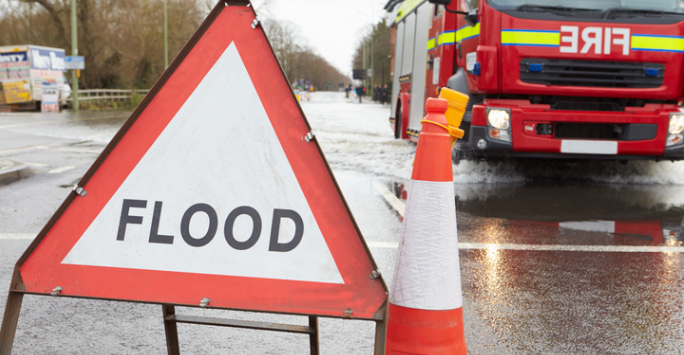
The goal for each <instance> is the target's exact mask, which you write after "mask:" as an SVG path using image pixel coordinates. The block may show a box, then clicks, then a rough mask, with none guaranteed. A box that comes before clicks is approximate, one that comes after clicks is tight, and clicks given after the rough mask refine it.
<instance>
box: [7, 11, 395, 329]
mask: <svg viewBox="0 0 684 355" xmlns="http://www.w3.org/2000/svg"><path fill="white" fill-rule="evenodd" d="M254 19H255V15H254V12H253V11H252V9H251V7H250V6H246V5H240V6H236V5H228V6H224V5H223V3H220V4H219V5H218V6H217V7H216V8H215V9H214V11H213V12H212V14H211V15H210V16H209V18H208V19H207V20H206V21H205V23H204V24H203V25H202V27H201V28H200V30H199V31H198V33H197V34H196V35H195V37H193V39H192V40H191V41H190V43H189V44H188V45H187V46H186V48H185V49H184V50H183V51H182V53H181V55H180V56H179V57H178V58H177V59H176V60H175V61H174V64H173V65H172V66H171V68H170V69H169V70H168V71H167V73H165V75H164V77H163V79H162V80H160V83H158V84H157V86H155V88H154V89H153V90H152V92H151V94H150V95H149V96H150V97H149V98H146V101H145V102H144V103H143V105H141V108H139V109H138V110H137V111H136V112H135V113H134V114H133V115H132V117H131V118H130V119H129V120H128V122H127V123H126V124H125V125H124V128H122V130H121V131H120V132H119V134H118V135H117V136H116V137H115V138H114V140H113V141H112V143H110V145H109V146H108V147H107V149H105V152H104V153H103V154H102V156H101V157H100V159H98V161H97V162H96V163H95V164H94V165H93V167H92V168H91V169H90V170H89V171H88V173H87V174H86V176H85V177H84V179H83V181H82V185H83V186H82V188H83V189H84V190H85V191H86V194H85V195H84V196H80V195H76V194H74V195H73V196H70V198H69V199H67V201H66V202H65V203H64V204H63V206H62V207H61V208H60V210H59V211H58V212H57V213H56V214H55V216H54V217H53V218H52V220H51V221H50V222H49V223H48V225H47V226H46V228H45V229H44V230H43V232H41V235H40V236H39V238H38V239H37V242H35V243H34V245H33V246H32V247H31V248H30V249H29V251H27V253H26V254H25V257H23V258H22V260H20V261H19V264H20V269H19V270H20V274H21V280H22V281H23V284H24V288H25V291H26V292H29V293H51V292H53V290H55V289H56V288H59V289H60V290H61V291H60V294H61V295H65V296H80V297H93V298H104V299H117V300H129V301H141V302H152V303H167V304H178V305H192V306H195V305H199V304H200V302H201V301H202V300H203V299H205V298H207V299H209V300H210V304H209V305H210V306H212V307H217V308H229V309H246V310H258V311H276V312H287V313H301V314H317V315H329V316H344V315H345V311H346V313H347V315H348V311H349V310H351V311H352V316H353V317H356V318H373V316H374V315H375V313H376V312H377V311H378V310H379V309H380V308H381V306H382V304H383V303H384V301H385V299H386V289H385V286H384V284H383V282H382V281H381V280H380V279H376V278H373V277H371V274H372V273H373V271H374V270H375V268H376V266H375V264H374V262H373V260H372V258H371V257H370V255H369V253H368V251H367V249H366V248H365V246H364V243H363V241H362V239H361V237H360V233H359V232H358V228H357V227H356V226H355V223H354V221H353V219H352V217H351V215H350V214H349V211H348V209H347V207H346V205H345V203H344V200H343V199H342V197H341V195H340V192H339V189H338V188H337V185H336V184H335V181H334V179H333V178H332V176H331V174H330V171H329V168H328V166H327V164H326V162H325V159H324V158H323V156H322V154H321V152H320V149H319V147H318V145H317V144H316V143H315V141H310V140H309V139H308V138H306V137H307V134H308V133H309V131H310V129H309V126H308V123H307V122H306V119H305V118H304V116H303V114H302V112H301V110H300V109H299V107H298V105H297V103H296V101H295V99H294V96H293V94H292V91H291V90H290V88H289V85H288V83H287V81H286V79H285V78H284V76H283V74H282V71H281V70H280V67H279V66H278V63H277V61H276V59H275V56H274V55H273V52H272V50H271V49H270V46H269V44H268V42H267V40H266V37H265V36H264V34H263V31H262V30H261V28H260V27H259V26H252V23H253V21H254Z"/></svg>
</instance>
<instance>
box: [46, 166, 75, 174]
mask: <svg viewBox="0 0 684 355" xmlns="http://www.w3.org/2000/svg"><path fill="white" fill-rule="evenodd" d="M74 168H76V167H75V166H73V165H66V166H62V167H59V168H54V169H52V170H50V171H48V174H59V173H63V172H65V171H69V170H71V169H74Z"/></svg>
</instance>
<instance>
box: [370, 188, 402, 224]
mask: <svg viewBox="0 0 684 355" xmlns="http://www.w3.org/2000/svg"><path fill="white" fill-rule="evenodd" d="M373 187H375V189H376V190H378V192H379V193H380V195H382V197H383V198H384V199H385V201H387V203H388V204H389V205H390V206H391V207H392V208H393V209H394V210H395V211H397V213H399V215H400V216H401V217H402V218H403V217H404V203H403V202H401V200H400V199H398V198H397V197H396V196H394V195H393V194H392V192H390V190H389V189H388V188H387V186H385V185H384V184H382V183H380V182H377V181H373Z"/></svg>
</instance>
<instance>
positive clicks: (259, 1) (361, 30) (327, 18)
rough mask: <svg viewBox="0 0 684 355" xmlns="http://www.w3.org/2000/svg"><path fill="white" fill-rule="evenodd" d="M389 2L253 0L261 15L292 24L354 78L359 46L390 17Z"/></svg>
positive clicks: (330, 60) (319, 51)
mask: <svg viewBox="0 0 684 355" xmlns="http://www.w3.org/2000/svg"><path fill="white" fill-rule="evenodd" d="M386 3H387V0H252V4H253V5H254V8H255V9H256V13H257V16H259V17H260V18H272V19H276V20H278V21H289V22H291V23H293V24H295V25H296V26H297V27H298V28H299V29H300V32H299V35H300V36H301V37H302V39H303V40H304V41H305V42H306V44H308V45H309V46H310V47H311V48H313V49H314V50H315V51H316V52H317V53H318V54H319V55H321V56H322V57H323V58H325V59H326V60H327V61H328V62H329V63H330V64H332V65H333V66H335V67H336V68H338V69H339V70H340V71H341V72H342V73H343V74H346V75H349V76H351V69H352V68H351V61H352V57H353V55H354V50H355V49H356V45H357V43H359V41H360V39H361V38H362V37H363V35H364V34H365V33H367V31H370V26H371V25H372V24H374V23H377V22H378V21H380V20H381V19H382V17H383V16H386V14H387V13H386V12H385V10H384V9H383V7H384V6H385V4H386Z"/></svg>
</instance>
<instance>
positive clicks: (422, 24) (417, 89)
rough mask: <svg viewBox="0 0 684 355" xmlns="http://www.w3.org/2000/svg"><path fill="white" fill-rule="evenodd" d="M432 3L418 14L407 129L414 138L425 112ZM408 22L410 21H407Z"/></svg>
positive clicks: (426, 3)
mask: <svg viewBox="0 0 684 355" xmlns="http://www.w3.org/2000/svg"><path fill="white" fill-rule="evenodd" d="M431 13H432V4H430V3H429V2H424V3H423V4H422V5H420V7H418V9H417V11H416V13H415V16H416V20H415V21H416V29H415V39H414V41H415V44H414V46H413V47H414V50H413V67H412V73H411V109H410V112H409V124H408V127H407V130H408V131H409V135H410V136H413V137H410V138H411V139H413V140H416V141H417V139H418V133H419V132H420V129H421V123H420V121H421V120H422V118H423V116H424V114H425V112H424V106H425V105H424V103H425V83H426V71H427V48H428V47H427V46H428V31H429V29H430V23H431V18H432V16H431ZM407 24H408V21H407Z"/></svg>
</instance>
